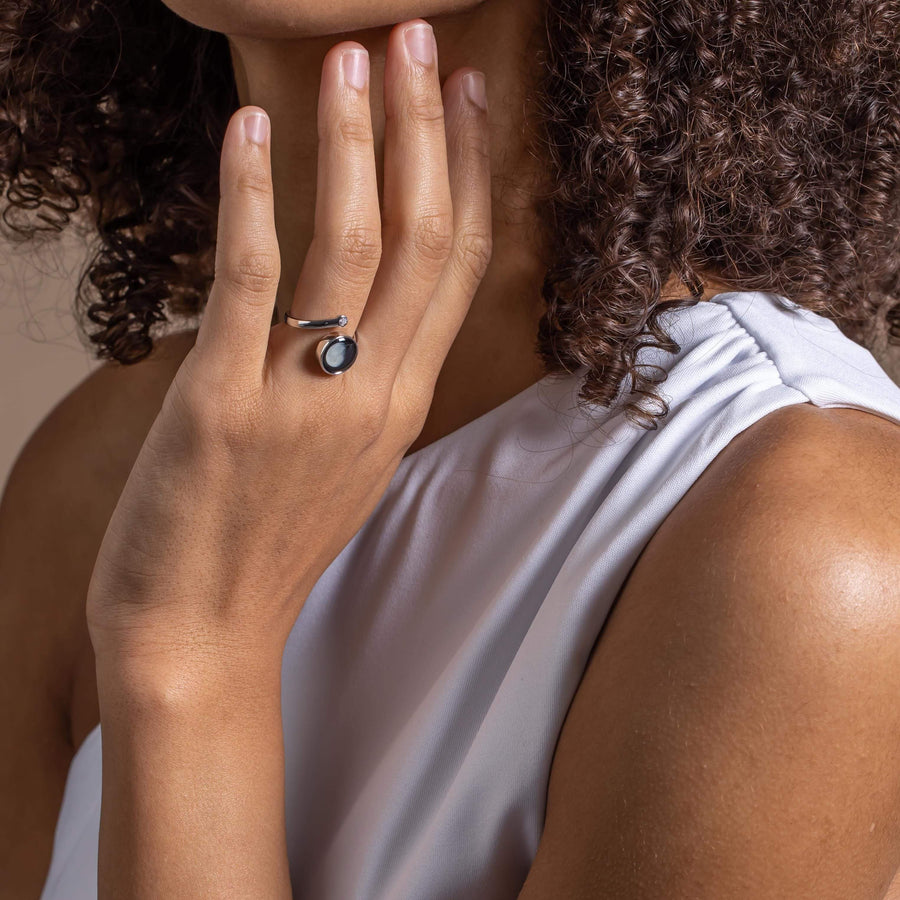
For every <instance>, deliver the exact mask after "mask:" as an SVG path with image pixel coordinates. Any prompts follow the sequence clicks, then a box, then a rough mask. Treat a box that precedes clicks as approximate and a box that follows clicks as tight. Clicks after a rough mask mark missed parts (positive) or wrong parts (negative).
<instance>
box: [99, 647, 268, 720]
mask: <svg viewBox="0 0 900 900" xmlns="http://www.w3.org/2000/svg"><path fill="white" fill-rule="evenodd" d="M95 666H96V675H97V694H98V699H99V702H100V709H101V719H103V721H104V725H106V724H108V721H107V720H108V718H109V717H110V716H112V715H115V716H119V715H121V714H123V713H124V714H126V715H129V716H133V715H135V714H136V715H141V716H144V717H160V718H163V719H180V718H183V717H186V718H196V717H197V716H201V717H202V716H203V715H206V714H207V713H208V714H210V715H214V714H218V715H224V716H227V717H232V716H235V715H242V714H243V712H244V711H247V712H250V713H260V714H263V713H264V712H265V711H266V710H268V709H270V708H271V707H272V704H273V703H280V698H281V656H280V655H278V656H277V658H276V657H275V656H274V655H273V654H272V653H270V652H265V653H264V652H261V651H260V652H250V651H249V650H248V649H247V648H244V649H243V650H242V651H241V652H234V653H228V652H227V647H226V646H223V645H221V644H220V645H218V646H217V647H216V648H215V649H208V650H203V649H198V648H197V647H196V646H192V647H186V646H178V647H172V648H166V649H165V650H163V649H160V648H154V650H153V651H152V652H150V651H149V650H148V648H147V646H146V645H142V646H141V648H140V650H139V651H135V650H134V648H133V647H129V646H128V645H126V644H116V645H115V646H114V647H113V646H110V645H109V644H106V645H105V646H104V647H103V649H102V651H100V652H96V653H95ZM104 713H106V714H107V715H104Z"/></svg>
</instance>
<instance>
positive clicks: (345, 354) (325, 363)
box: [284, 312, 359, 375]
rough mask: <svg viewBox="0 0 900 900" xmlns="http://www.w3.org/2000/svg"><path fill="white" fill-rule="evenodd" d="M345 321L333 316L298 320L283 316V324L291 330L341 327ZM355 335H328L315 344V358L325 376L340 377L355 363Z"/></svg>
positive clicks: (356, 350) (357, 353)
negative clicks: (331, 317) (330, 317)
mask: <svg viewBox="0 0 900 900" xmlns="http://www.w3.org/2000/svg"><path fill="white" fill-rule="evenodd" d="M347 321H348V320H347V317H346V316H344V315H341V316H335V317H334V318H333V319H298V318H296V316H292V315H291V314H290V313H287V312H286V313H285V314H284V322H285V324H286V325H290V326H292V327H293V328H334V327H335V326H338V327H343V326H344V325H346V324H347ZM357 333H358V332H354V334H353V337H350V336H349V335H346V334H330V335H328V337H324V338H322V340H320V341H319V342H318V344H316V358H317V359H318V360H319V366H320V367H321V368H322V371H323V372H325V374H326V375H340V374H341V373H342V372H346V371H347V369H349V368H350V366H352V365H353V363H355V362H356V358H357V356H358V355H359V345H358V344H357V340H356V336H357Z"/></svg>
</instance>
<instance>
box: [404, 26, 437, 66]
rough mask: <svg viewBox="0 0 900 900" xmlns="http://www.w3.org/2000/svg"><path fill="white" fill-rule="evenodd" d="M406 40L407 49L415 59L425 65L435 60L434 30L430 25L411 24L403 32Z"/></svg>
mask: <svg viewBox="0 0 900 900" xmlns="http://www.w3.org/2000/svg"><path fill="white" fill-rule="evenodd" d="M403 37H404V38H405V40H406V49H407V50H409V52H410V54H411V55H412V56H413V58H414V59H417V60H418V61H419V62H420V63H422V64H423V65H425V66H430V65H431V64H432V63H433V62H434V31H433V30H432V28H431V26H430V25H425V24H419V25H410V26H409V28H407V29H406V31H404V32H403Z"/></svg>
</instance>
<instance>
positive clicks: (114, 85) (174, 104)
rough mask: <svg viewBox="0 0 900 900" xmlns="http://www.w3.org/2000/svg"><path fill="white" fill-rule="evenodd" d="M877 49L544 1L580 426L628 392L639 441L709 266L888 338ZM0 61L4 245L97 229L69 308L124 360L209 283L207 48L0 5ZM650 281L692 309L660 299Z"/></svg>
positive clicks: (892, 96) (557, 291)
mask: <svg viewBox="0 0 900 900" xmlns="http://www.w3.org/2000/svg"><path fill="white" fill-rule="evenodd" d="M898 33H900V0H792V2H785V3H770V2H766V0H681V2H679V3H672V2H666V0H615V2H613V0H598V2H584V0H547V8H546V15H545V17H544V19H543V21H542V22H541V34H540V37H541V41H540V47H539V49H538V50H537V52H536V56H537V60H538V67H537V71H538V72H539V78H538V79H537V82H536V85H535V87H534V88H533V89H532V91H531V93H530V94H529V98H528V108H529V114H528V115H529V122H528V125H529V134H530V136H529V137H528V149H529V152H530V153H531V154H532V156H533V157H535V158H536V159H539V160H540V162H541V166H542V172H543V178H542V182H541V188H540V190H538V191H537V192H536V193H535V198H534V205H535V210H536V212H537V213H538V215H539V221H540V228H541V232H542V235H543V240H544V242H545V246H546V247H547V253H548V258H547V272H546V276H545V280H544V283H543V286H542V297H543V300H544V303H545V304H546V311H545V313H544V315H543V318H542V319H541V321H540V324H539V327H538V333H537V336H536V349H537V352H538V354H539V356H540V358H541V361H542V363H543V366H544V368H545V371H547V372H548V373H550V372H563V371H571V370H572V369H573V368H575V367H578V366H586V367H587V374H586V375H585V378H584V381H583V384H582V386H581V389H580V393H579V402H580V403H587V404H598V405H600V406H601V407H608V406H609V405H610V404H612V402H613V401H614V400H615V399H616V397H617V396H618V395H619V392H620V390H621V388H622V387H623V385H627V387H628V391H627V395H628V397H627V399H629V402H628V404H627V405H626V406H625V407H624V412H625V413H626V414H627V415H628V416H629V418H630V419H631V421H633V422H635V423H639V424H641V425H643V426H644V427H646V428H656V427H657V420H658V419H659V418H661V417H662V416H664V415H666V414H667V413H668V405H667V403H666V402H665V400H664V399H663V398H661V397H660V396H659V393H658V391H657V390H656V388H657V386H658V385H659V384H660V383H662V382H663V381H664V380H665V372H663V371H661V370H659V369H658V367H651V368H656V369H657V371H656V373H654V372H652V371H644V368H645V367H644V366H642V365H640V364H639V363H638V362H637V359H638V351H639V350H640V348H641V347H643V346H652V347H656V348H660V349H663V350H665V351H668V352H672V353H677V352H679V350H680V347H679V345H678V344H677V343H676V342H675V341H674V339H673V338H672V337H671V335H669V334H668V333H667V332H666V330H665V327H664V324H663V323H662V322H660V321H659V316H660V314H661V313H662V312H664V311H665V310H667V309H670V308H673V307H680V306H690V305H693V304H695V303H697V302H699V300H700V298H701V296H702V294H703V288H704V282H703V280H702V275H701V273H706V272H713V273H715V274H716V276H717V277H718V278H720V279H721V280H723V281H725V282H727V283H728V284H730V285H731V286H733V287H734V288H735V289H737V290H764V291H771V292H772V293H775V294H777V295H781V296H785V297H788V298H790V299H791V300H793V301H794V302H796V303H798V304H800V305H801V306H803V307H805V308H807V309H810V310H813V311H815V312H818V313H820V314H822V315H825V316H828V317H829V318H830V319H831V320H833V321H834V322H835V323H836V324H837V325H838V327H839V328H840V329H841V330H842V332H843V333H844V334H846V335H847V336H849V337H850V338H851V339H853V340H855V341H857V342H859V343H864V342H865V341H866V340H867V337H868V335H869V332H870V330H871V326H872V323H873V321H874V319H875V318H876V317H877V316H878V315H880V314H884V316H885V318H886V322H887V324H888V326H889V339H890V341H891V343H900V104H898V96H900V41H898V40H897V35H898ZM0 50H2V59H3V62H2V63H0V66H2V68H0V78H2V84H3V99H2V102H0V184H2V185H3V187H4V193H5V199H6V201H8V202H7V204H6V205H5V206H4V207H3V210H2V216H0V217H2V221H3V223H4V224H5V225H6V226H7V227H8V228H9V229H10V231H11V235H10V236H11V237H12V238H13V239H16V240H17V239H22V238H25V239H27V238H30V237H33V236H34V235H35V233H36V232H37V231H41V230H50V231H55V232H59V231H61V230H62V229H63V228H64V227H65V226H66V225H67V224H68V223H69V222H70V221H71V220H72V219H73V217H75V215H76V213H78V212H79V210H81V212H82V213H84V214H85V215H87V214H89V215H90V216H91V217H92V218H91V222H90V228H91V230H92V231H93V230H95V231H96V233H97V234H98V235H99V239H100V246H99V248H98V249H97V252H96V254H95V255H94V257H93V258H92V259H91V260H90V262H89V264H88V266H87V268H86V269H85V271H84V274H83V275H82V278H81V279H80V281H79V283H78V290H77V296H76V312H77V313H78V315H79V320H80V324H81V327H82V329H83V330H84V332H85V333H86V334H88V336H89V340H90V341H91V342H92V343H93V344H95V345H96V346H97V350H96V354H97V356H98V357H105V358H112V359H115V360H118V361H119V362H121V363H125V364H130V363H134V362H137V361H139V360H140V359H142V358H144V357H145V356H147V355H148V354H149V353H150V351H151V349H152V346H153V341H152V336H151V332H152V330H153V326H154V324H155V323H158V322H166V321H169V316H196V315H199V314H200V312H201V310H202V307H203V304H204V303H205V301H206V298H207V297H208V293H209V288H210V286H211V283H212V278H213V264H214V250H215V240H216V218H217V212H218V164H219V154H220V149H221V143H222V139H223V137H224V133H225V127H226V125H227V121H228V118H229V116H230V115H231V114H232V113H233V112H234V110H235V109H236V108H237V107H238V106H239V100H238V96H237V90H236V87H235V83H234V76H233V71H232V66H231V59H230V52H229V47H228V43H227V38H225V36H224V35H221V34H218V33H215V32H210V31H207V30H204V29H201V28H198V27H196V26H194V25H192V24H190V23H188V22H186V21H185V20H183V19H181V18H180V17H178V16H176V15H175V14H174V13H172V12H171V11H170V10H169V9H168V8H167V7H165V6H164V5H163V4H162V3H135V2H134V0H27V2H25V3H22V2H21V0H0ZM82 200H84V202H83V203H82ZM670 277H674V278H676V279H677V280H678V281H680V282H681V283H683V284H684V285H685V286H686V287H687V288H688V289H689V290H690V293H691V297H689V298H682V299H679V300H666V299H663V298H662V288H663V286H664V285H665V284H667V283H668V281H669V279H670ZM86 281H89V283H90V287H89V286H88V284H87V283H86ZM90 288H93V291H94V292H95V293H94V294H93V296H92V295H91V292H90ZM98 295H99V299H98ZM84 319H86V320H89V321H90V322H91V323H94V325H96V326H97V327H96V328H95V329H94V330H93V331H90V332H89V329H90V326H89V325H87V323H86V322H84V321H82V320H84ZM273 324H274V317H273ZM647 406H649V407H650V408H649V409H648V408H647Z"/></svg>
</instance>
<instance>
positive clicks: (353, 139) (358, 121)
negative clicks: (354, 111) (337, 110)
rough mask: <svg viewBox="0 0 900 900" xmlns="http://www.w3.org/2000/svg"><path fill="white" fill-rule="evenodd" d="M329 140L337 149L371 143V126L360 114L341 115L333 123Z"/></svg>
mask: <svg viewBox="0 0 900 900" xmlns="http://www.w3.org/2000/svg"><path fill="white" fill-rule="evenodd" d="M331 140H332V141H333V142H334V144H335V146H336V147H337V148H338V149H342V150H352V149H356V148H359V147H368V146H369V145H370V144H372V141H373V138H372V127H371V125H370V124H369V122H368V120H367V119H365V118H363V117H362V116H348V115H344V116H341V118H340V119H338V121H337V122H336V123H335V124H334V127H333V129H332V132H331Z"/></svg>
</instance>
